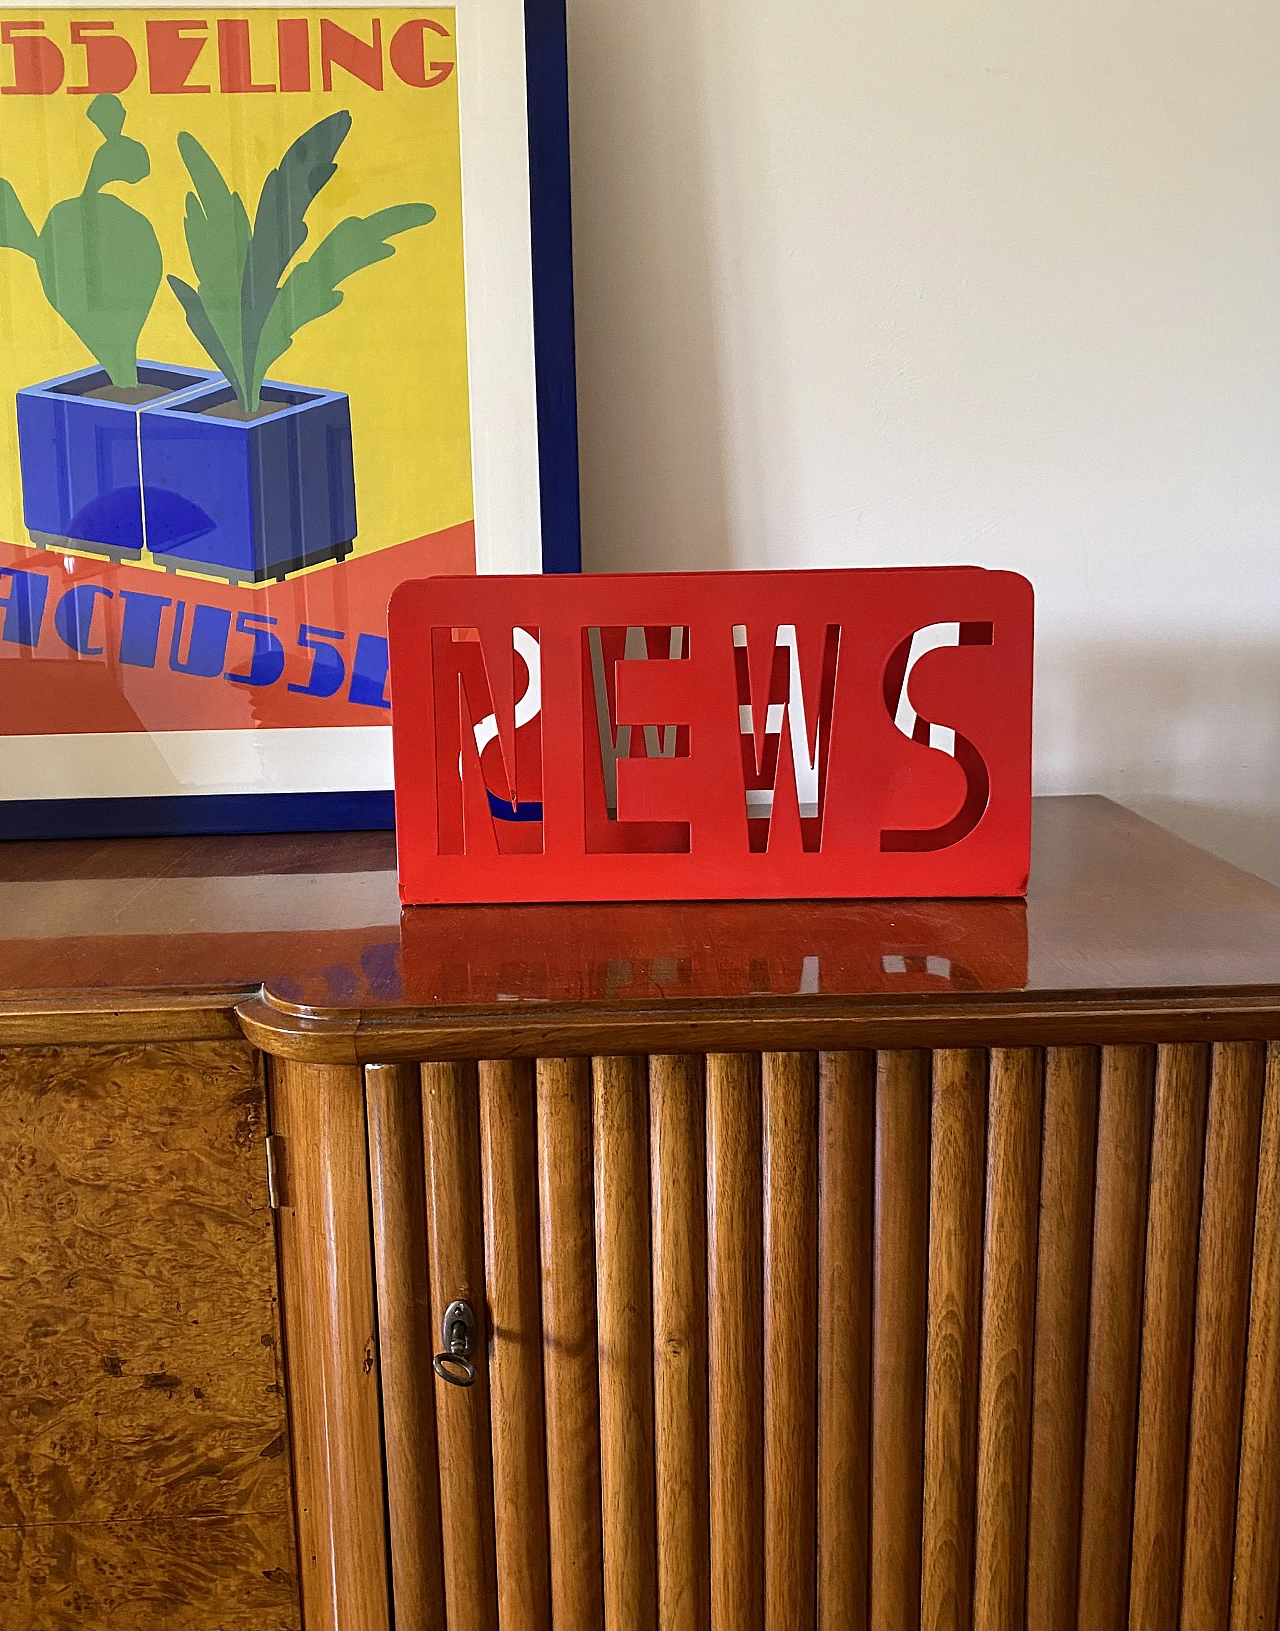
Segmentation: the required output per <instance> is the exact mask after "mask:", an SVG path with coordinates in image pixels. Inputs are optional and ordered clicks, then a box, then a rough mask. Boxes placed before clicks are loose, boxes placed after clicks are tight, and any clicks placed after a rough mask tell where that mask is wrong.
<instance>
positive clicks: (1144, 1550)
mask: <svg viewBox="0 0 1280 1631" xmlns="http://www.w3.org/2000/svg"><path fill="white" fill-rule="evenodd" d="M1208 1102H1209V1050H1208V1049H1207V1048H1205V1047H1197V1046H1194V1045H1191V1046H1187V1045H1184V1046H1181V1047H1165V1048H1161V1049H1160V1051H1159V1054H1158V1055H1157V1061H1156V1096H1155V1114H1154V1119H1153V1123H1152V1130H1151V1184H1150V1191H1149V1195H1148V1200H1147V1256H1146V1279H1145V1289H1144V1293H1143V1304H1142V1368H1141V1379H1140V1381H1139V1386H1138V1448H1137V1459H1136V1463H1135V1469H1134V1488H1133V1564H1132V1569H1131V1573H1130V1578H1129V1623H1130V1625H1131V1626H1132V1627H1133V1631H1162V1628H1167V1627H1168V1626H1171V1625H1176V1624H1177V1620H1178V1604H1179V1602H1180V1600H1181V1592H1180V1590H1179V1587H1180V1583H1181V1579H1182V1514H1183V1502H1184V1497H1185V1494H1186V1478H1187V1421H1188V1416H1189V1413H1190V1407H1191V1355H1192V1349H1193V1345H1194V1340H1195V1323H1196V1248H1197V1242H1198V1237H1199V1233H1200V1181H1201V1171H1202V1168H1203V1166H1204V1133H1205V1114H1206V1110H1207V1107H1208Z"/></svg>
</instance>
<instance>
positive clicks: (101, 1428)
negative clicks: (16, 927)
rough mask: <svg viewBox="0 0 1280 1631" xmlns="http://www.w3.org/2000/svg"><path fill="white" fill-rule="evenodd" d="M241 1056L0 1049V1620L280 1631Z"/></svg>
mask: <svg viewBox="0 0 1280 1631" xmlns="http://www.w3.org/2000/svg"><path fill="white" fill-rule="evenodd" d="M264 1121H265V1106H264V1091H263V1084H262V1076H261V1071H260V1068H259V1065H258V1063H257V1061H256V1060H255V1057H254V1055H253V1053H252V1051H251V1050H250V1049H249V1048H248V1047H247V1046H246V1045H244V1044H242V1043H229V1042H202V1043H182V1044H173V1045H166V1044H149V1045H146V1046H139V1047H118V1048H73V1047H65V1048H64V1047H42V1048H31V1049H14V1050H7V1051H0V1241H3V1270H2V1271H0V1626H2V1627H4V1628H5V1631H18V1628H29V1627H31V1626H57V1627H68V1628H70V1627H86V1628H88V1627H93V1628H97V1631H104V1628H106V1631H110V1628H114V1627H131V1628H146V1627H164V1628H167V1631H178V1628H181V1627H208V1626H212V1625H217V1626H219V1627H225V1628H227V1631H233V1628H237V1627H245V1628H259V1631H260V1628H263V1627H295V1626H297V1625H298V1624H299V1609H298V1586H297V1579H296V1559H295V1543H294V1529H293V1514H292V1507H291V1499H290V1491H289V1453H288V1434H287V1428H286V1421H285V1402H284V1393H283V1384H282V1367H281V1363H280V1324H279V1312H278V1308H277V1305H276V1270H275V1252H274V1246H273V1240H272V1227H271V1213H270V1211H269V1210H268V1207H267V1194H266V1180H265V1167H264V1159H263V1136H264V1130H265V1128H264Z"/></svg>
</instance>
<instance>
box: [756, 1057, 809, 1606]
mask: <svg viewBox="0 0 1280 1631" xmlns="http://www.w3.org/2000/svg"><path fill="white" fill-rule="evenodd" d="M761 1084H762V1105H763V1110H762V1147H763V1158H764V1356H765V1362H764V1595H765V1622H766V1624H768V1625H769V1626H771V1627H772V1626H777V1627H778V1628H779V1631H799V1628H800V1627H803V1626H808V1627H812V1626H813V1623H814V1585H815V1560H816V1555H817V1539H818V1512H817V1476H818V1446H817V1385H818V1371H817V1363H818V1320H817V1276H818V1216H817V1213H818V1072H817V1059H816V1057H815V1055H813V1054H811V1053H766V1054H765V1055H764V1056H763V1058H762V1060H761Z"/></svg>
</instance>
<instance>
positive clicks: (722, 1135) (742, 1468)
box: [707, 1054, 764, 1631]
mask: <svg viewBox="0 0 1280 1631" xmlns="http://www.w3.org/2000/svg"><path fill="white" fill-rule="evenodd" d="M762 1183H763V1178H762V1155H761V1103H760V1059H759V1055H756V1054H708V1055H707V1325H708V1356H709V1357H708V1370H707V1393H708V1420H709V1426H708V1442H709V1459H710V1475H711V1496H710V1514H711V1624H712V1626H713V1627H714V1628H715V1631H747V1628H748V1627H755V1626H760V1625H763V1624H764V1430H763V1423H764V1301H763V1296H764V1293H763V1279H762V1249H763V1248H762V1216H761V1196H762Z"/></svg>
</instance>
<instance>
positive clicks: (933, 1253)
mask: <svg viewBox="0 0 1280 1631" xmlns="http://www.w3.org/2000/svg"><path fill="white" fill-rule="evenodd" d="M986 1143H987V1056H986V1054H985V1053H983V1052H981V1051H980V1050H978V1049H963V1050H961V1049H957V1050H946V1049H944V1050H940V1051H939V1052H937V1053H935V1054H934V1056H933V1107H932V1134H931V1140H930V1153H929V1167H930V1175H929V1219H930V1236H929V1325H928V1339H927V1340H928V1353H927V1359H926V1363H925V1417H924V1528H923V1542H922V1548H921V1582H920V1623H921V1625H922V1626H923V1627H925V1628H926V1631H937V1628H939V1627H944V1626H946V1627H958V1628H961V1631H963V1628H966V1627H968V1626H970V1625H971V1624H972V1623H973V1617H972V1608H973V1537H974V1496H975V1492H976V1485H977V1476H978V1359H979V1329H980V1320H981V1314H982V1196H983V1187H984V1178H985V1167H986Z"/></svg>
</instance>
